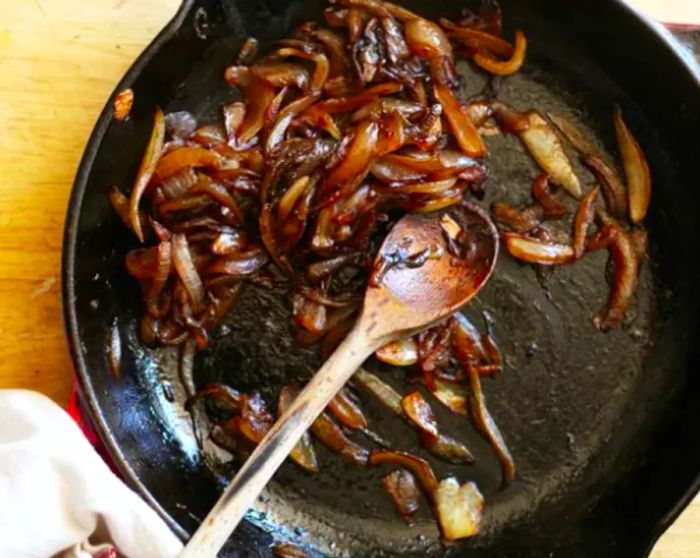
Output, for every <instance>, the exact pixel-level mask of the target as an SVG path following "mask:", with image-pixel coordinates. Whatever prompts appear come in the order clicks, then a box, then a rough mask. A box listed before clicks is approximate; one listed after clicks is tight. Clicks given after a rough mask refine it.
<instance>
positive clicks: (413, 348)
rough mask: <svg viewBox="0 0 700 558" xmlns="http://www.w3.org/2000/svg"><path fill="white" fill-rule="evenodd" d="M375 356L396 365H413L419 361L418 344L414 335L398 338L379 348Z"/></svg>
mask: <svg viewBox="0 0 700 558" xmlns="http://www.w3.org/2000/svg"><path fill="white" fill-rule="evenodd" d="M374 356H375V357H376V358H377V359H378V360H381V361H382V362H386V363H388V364H392V365H394V366H411V365H412V364H415V363H416V362H418V345H416V340H415V339H414V338H413V337H407V338H405V339H398V340H396V341H392V342H391V343H389V344H387V345H384V346H383V347H381V348H379V349H377V350H376V351H375V352H374Z"/></svg>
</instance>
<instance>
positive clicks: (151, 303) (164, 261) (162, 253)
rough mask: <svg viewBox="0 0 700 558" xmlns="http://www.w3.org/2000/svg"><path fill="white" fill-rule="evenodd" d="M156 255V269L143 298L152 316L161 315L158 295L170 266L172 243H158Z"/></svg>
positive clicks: (167, 275) (166, 278)
mask: <svg viewBox="0 0 700 558" xmlns="http://www.w3.org/2000/svg"><path fill="white" fill-rule="evenodd" d="M156 250H157V255H156V262H157V263H156V265H157V267H156V270H155V273H154V274H153V279H152V280H151V283H150V285H148V288H147V289H146V293H145V295H144V300H145V302H146V309H147V311H148V313H149V314H151V315H152V316H153V317H156V318H160V317H162V316H161V314H162V312H161V309H160V295H161V293H162V292H163V288H164V287H165V284H166V282H167V281H168V278H169V277H170V270H171V267H172V245H171V243H170V242H161V243H160V244H158V248H157V249H156Z"/></svg>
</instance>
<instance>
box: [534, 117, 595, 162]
mask: <svg viewBox="0 0 700 558" xmlns="http://www.w3.org/2000/svg"><path fill="white" fill-rule="evenodd" d="M547 118H549V120H551V121H552V123H553V124H554V125H555V126H556V128H557V130H558V131H559V132H560V133H561V135H562V136H563V137H564V139H565V140H566V141H567V143H568V144H569V145H571V147H573V148H574V149H575V150H576V151H577V152H578V154H579V155H581V157H601V153H600V150H599V149H598V146H597V145H595V144H594V143H593V141H591V140H590V139H589V138H588V137H587V136H586V135H585V134H584V133H583V132H582V131H581V130H580V129H579V128H578V126H576V125H575V124H574V123H573V122H572V121H571V120H569V119H568V118H566V117H565V116H563V115H560V114H554V113H551V112H548V113H547Z"/></svg>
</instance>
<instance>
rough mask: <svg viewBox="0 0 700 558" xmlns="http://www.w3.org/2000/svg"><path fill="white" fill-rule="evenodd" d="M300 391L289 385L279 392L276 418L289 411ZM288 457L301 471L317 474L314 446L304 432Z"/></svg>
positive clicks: (297, 387) (295, 386)
mask: <svg viewBox="0 0 700 558" xmlns="http://www.w3.org/2000/svg"><path fill="white" fill-rule="evenodd" d="M300 391H301V388H300V387H299V386H298V385H297V384H290V385H288V386H285V387H283V388H282V389H281V390H280V393H279V397H278V400H277V414H278V418H279V416H281V415H282V413H284V412H285V411H286V410H287V409H289V407H290V406H291V405H292V403H293V402H294V400H295V399H296V398H297V396H298V395H299V392H300ZM289 457H291V458H292V459H293V460H294V461H295V462H296V463H297V464H299V465H300V466H301V467H302V468H303V469H305V470H307V471H309V472H311V473H317V472H318V459H317V458H316V451H315V450H314V446H313V444H312V442H311V437H310V436H309V433H308V432H304V435H303V436H302V437H301V438H300V439H299V441H298V442H297V444H296V445H295V446H294V449H292V451H291V452H290V454H289Z"/></svg>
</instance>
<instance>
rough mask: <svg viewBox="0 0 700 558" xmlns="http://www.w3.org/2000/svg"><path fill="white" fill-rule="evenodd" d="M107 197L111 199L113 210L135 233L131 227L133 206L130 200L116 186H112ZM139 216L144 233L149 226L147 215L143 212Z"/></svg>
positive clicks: (139, 212)
mask: <svg viewBox="0 0 700 558" xmlns="http://www.w3.org/2000/svg"><path fill="white" fill-rule="evenodd" d="M107 197H109V201H110V203H111V204H112V208H113V209H114V211H115V212H116V214H117V215H119V217H120V218H121V220H122V221H123V223H124V224H125V225H126V226H127V227H128V228H129V229H131V230H132V231H133V230H134V228H133V227H132V226H131V205H130V202H129V198H127V197H126V196H125V195H124V194H123V193H122V191H121V190H120V189H119V188H117V187H116V186H111V187H110V188H109V190H108V191H107ZM138 216H139V217H138V218H139V222H140V224H141V230H142V231H143V229H145V228H146V226H147V223H148V219H146V215H145V213H143V211H141V210H139V211H138Z"/></svg>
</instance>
